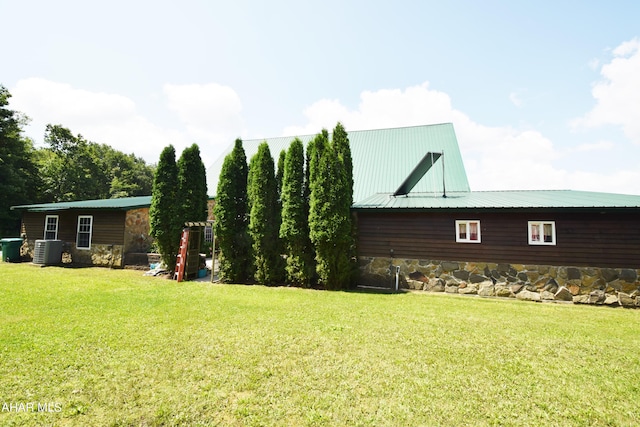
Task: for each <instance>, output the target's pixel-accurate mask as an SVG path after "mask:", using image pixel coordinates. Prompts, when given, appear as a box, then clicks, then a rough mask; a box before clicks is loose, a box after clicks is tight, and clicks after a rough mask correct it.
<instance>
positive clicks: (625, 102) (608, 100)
mask: <svg viewBox="0 0 640 427" xmlns="http://www.w3.org/2000/svg"><path fill="white" fill-rule="evenodd" d="M612 54H613V59H612V60H611V62H609V63H607V64H604V65H603V66H602V68H601V69H600V74H601V76H602V80H601V81H599V82H597V83H596V84H595V85H594V86H593V88H592V91H591V93H592V95H593V97H594V98H595V100H596V105H595V106H594V107H593V109H592V110H591V111H589V112H588V113H586V114H585V115H584V116H583V117H581V118H578V119H575V120H573V121H572V122H571V125H572V127H573V128H574V129H584V128H595V127H600V126H603V125H615V126H620V127H621V128H622V129H623V131H624V134H625V135H626V137H627V138H629V139H630V140H631V141H633V142H634V143H636V144H640V102H638V100H639V99H640V78H639V77H638V76H640V39H638V38H635V39H632V40H629V41H626V42H624V43H622V44H621V45H620V46H618V47H616V48H615V49H614V50H613V51H612Z"/></svg>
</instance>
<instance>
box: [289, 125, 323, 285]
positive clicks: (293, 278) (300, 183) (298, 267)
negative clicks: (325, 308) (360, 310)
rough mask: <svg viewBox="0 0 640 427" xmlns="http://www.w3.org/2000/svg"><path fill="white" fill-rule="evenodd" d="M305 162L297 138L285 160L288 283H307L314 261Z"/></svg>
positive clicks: (308, 282)
mask: <svg viewBox="0 0 640 427" xmlns="http://www.w3.org/2000/svg"><path fill="white" fill-rule="evenodd" d="M304 162H305V157H304V147H303V145H302V142H301V141H300V140H299V139H298V138H296V139H294V140H293V141H292V142H291V145H290V146H289V150H288V151H287V152H286V157H285V163H284V175H283V180H282V223H281V225H280V238H281V239H282V240H283V243H284V248H285V255H286V263H287V265H286V272H287V283H290V284H292V285H296V286H303V287H308V286H309V285H310V284H311V280H312V278H313V275H314V269H315V264H314V262H313V256H314V255H313V250H312V245H311V240H310V239H309V222H308V220H309V209H308V203H307V201H306V200H305V195H304V192H305V168H304Z"/></svg>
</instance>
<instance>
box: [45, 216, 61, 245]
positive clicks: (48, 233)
mask: <svg viewBox="0 0 640 427" xmlns="http://www.w3.org/2000/svg"><path fill="white" fill-rule="evenodd" d="M44 240H58V215H47V216H46V217H45V218H44Z"/></svg>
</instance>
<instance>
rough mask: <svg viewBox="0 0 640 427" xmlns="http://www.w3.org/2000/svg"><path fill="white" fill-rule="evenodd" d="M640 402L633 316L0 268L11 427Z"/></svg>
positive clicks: (470, 414)
mask: <svg viewBox="0 0 640 427" xmlns="http://www.w3.org/2000/svg"><path fill="white" fill-rule="evenodd" d="M639 402H640V310H625V309H621V308H618V309H612V308H605V307H587V306H573V305H560V304H535V303H530V302H520V301H512V300H498V299H481V298H477V297H461V296H449V295H439V294H423V293H406V294H397V295H379V294H366V293H355V292H323V291H313V290H303V289H295V288H267V287H260V286H232V285H212V284H210V283H197V282H182V283H176V282H174V281H170V280H165V279H160V278H152V277H143V276H142V274H141V273H140V272H139V271H130V270H124V271H123V270H107V269H98V268H91V269H63V268H54V267H48V268H37V267H34V266H32V265H27V264H6V263H0V404H2V405H3V408H4V409H3V411H2V412H0V425H2V426H12V425H56V426H59V425H62V426H64V425H71V426H130V425H135V426H138V425H142V426H155V425H230V426H245V425H247V426H253V425H282V426H285V425H303V426H305V425H309V426H335V425H346V426H385V425H390V426H417V425H445V426H446V425H451V426H460V425H505V426H506V425H518V426H519V425H532V426H533V425H535V426H538V425H562V426H564V425H570V426H571V425H574V426H629V425H638V424H640V404H639ZM28 404H29V405H32V406H33V408H34V409H35V410H29V407H28V406H27V405H28ZM11 405H14V406H13V410H11V408H12V407H11ZM18 405H22V406H18ZM37 405H41V407H44V408H46V409H48V410H49V412H37ZM42 405H47V406H42ZM16 406H18V408H19V409H20V411H19V412H16V410H15V408H16ZM7 408H8V409H9V410H10V411H7V410H6V409H7ZM33 408H32V409H33Z"/></svg>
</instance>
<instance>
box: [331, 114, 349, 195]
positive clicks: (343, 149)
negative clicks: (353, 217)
mask: <svg viewBox="0 0 640 427" xmlns="http://www.w3.org/2000/svg"><path fill="white" fill-rule="evenodd" d="M332 144H333V147H334V150H336V152H337V153H338V156H339V157H340V160H341V161H342V164H343V165H344V174H345V177H346V179H347V187H346V191H347V192H348V193H349V204H350V205H352V204H353V160H352V159H351V147H350V146H349V135H348V134H347V131H346V130H345V129H344V126H343V125H342V123H340V122H338V124H337V125H336V127H335V128H334V129H333V134H332Z"/></svg>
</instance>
